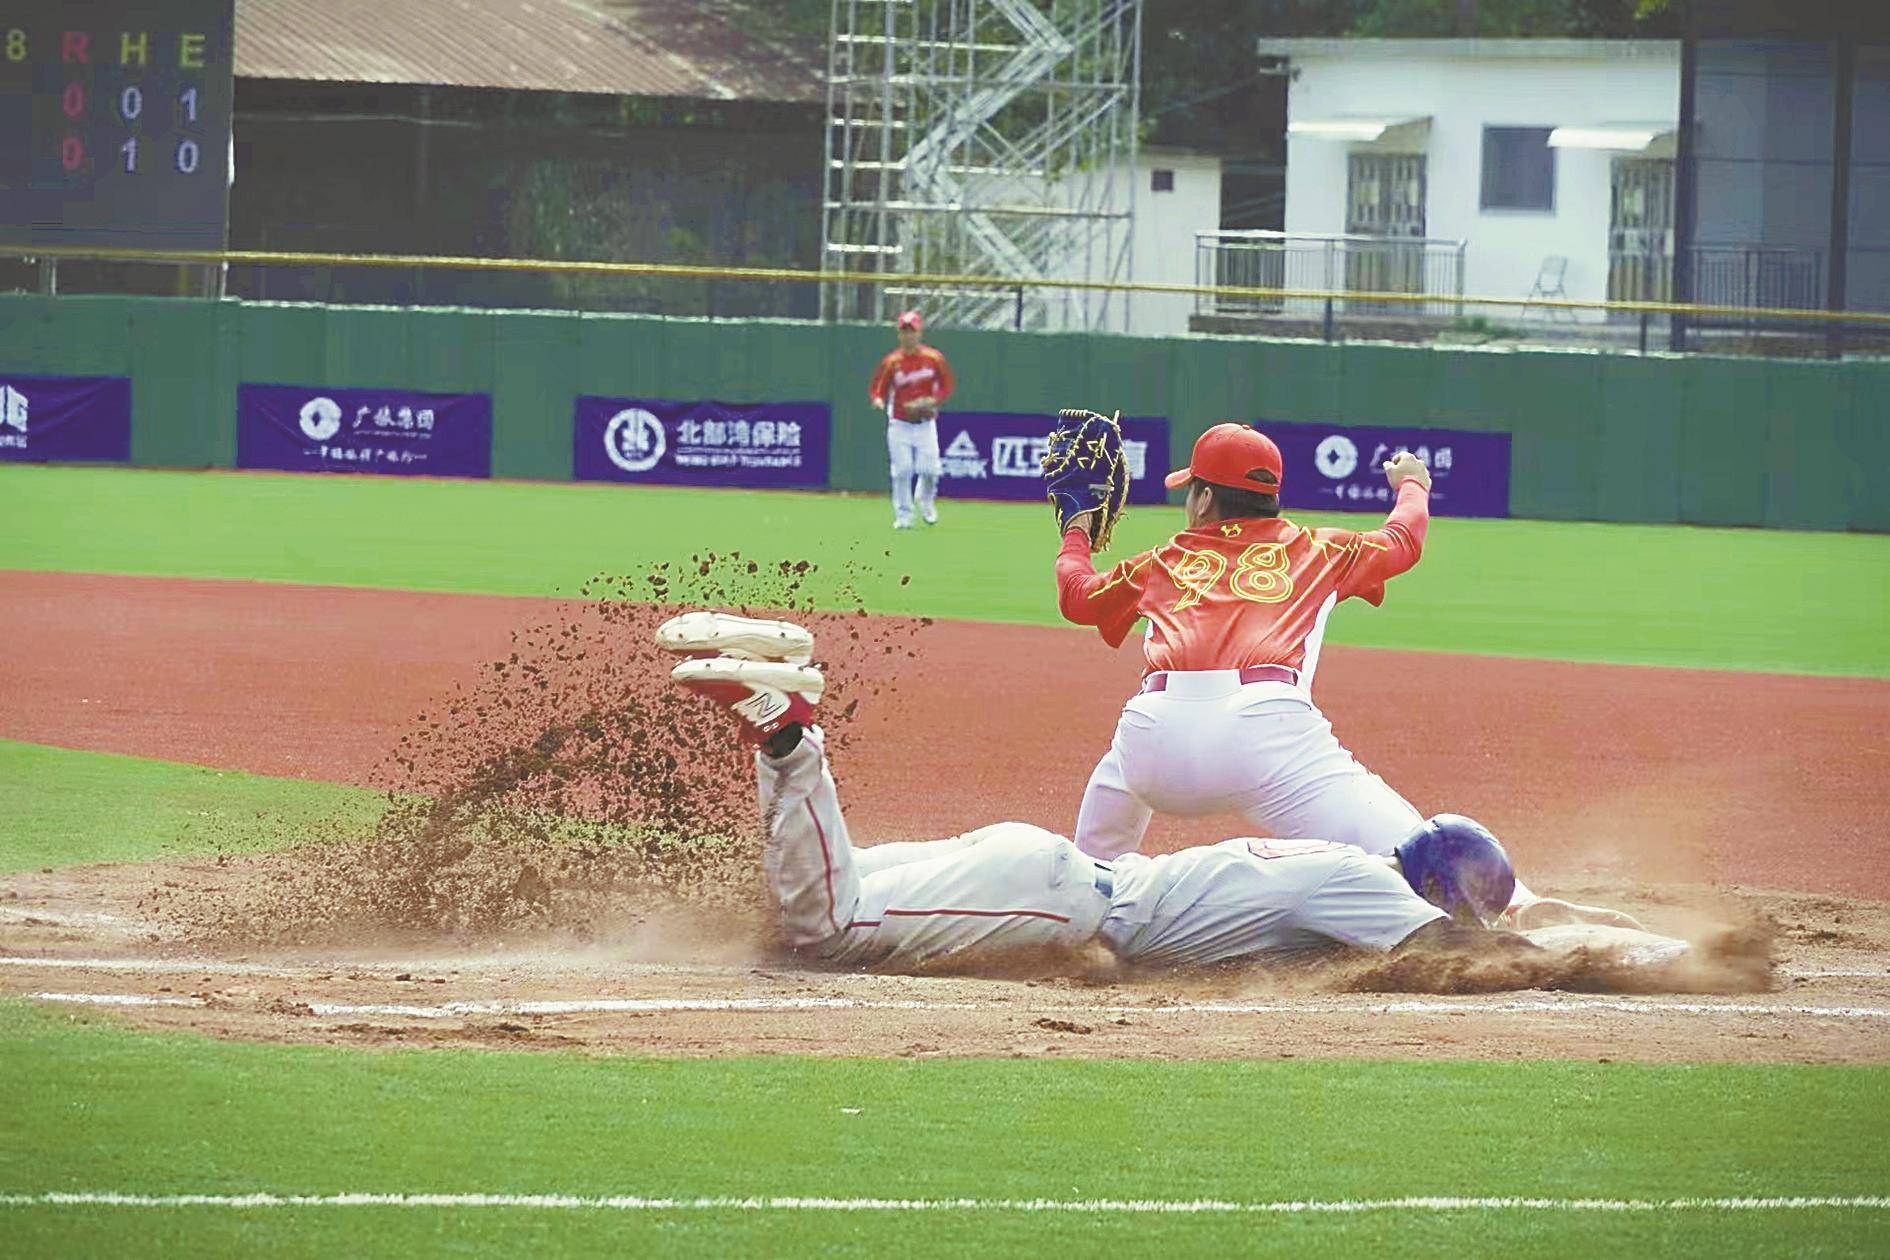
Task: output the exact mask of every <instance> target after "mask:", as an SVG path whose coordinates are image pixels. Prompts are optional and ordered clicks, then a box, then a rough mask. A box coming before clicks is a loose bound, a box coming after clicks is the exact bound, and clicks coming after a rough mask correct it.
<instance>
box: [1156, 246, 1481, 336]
mask: <svg viewBox="0 0 1890 1260" xmlns="http://www.w3.org/2000/svg"><path fill="white" fill-rule="evenodd" d="M1466 245H1467V242H1464V241H1457V240H1446V239H1442V238H1438V237H1427V236H1364V235H1359V234H1356V233H1354V234H1336V233H1318V232H1271V231H1261V230H1251V231H1203V232H1196V233H1195V234H1194V277H1195V283H1196V284H1197V285H1199V286H1201V288H1202V290H1203V292H1201V293H1200V294H1199V295H1198V296H1197V299H1196V302H1195V314H1197V315H1204V316H1219V317H1241V316H1255V315H1288V316H1291V315H1298V316H1304V317H1312V318H1318V317H1322V316H1323V315H1324V312H1325V304H1324V301H1323V299H1310V298H1278V299H1268V298H1255V297H1245V296H1241V295H1238V294H1235V293H1232V292H1230V290H1233V289H1282V290H1284V289H1316V290H1321V291H1323V292H1325V293H1331V292H1335V291H1338V292H1343V293H1344V294H1346V298H1345V301H1344V303H1343V305H1342V306H1341V308H1340V313H1343V314H1345V315H1348V316H1351V315H1384V316H1390V317H1404V318H1409V317H1410V316H1411V315H1413V314H1423V315H1450V316H1454V315H1461V314H1462V313H1463V256H1464V250H1465V247H1466ZM1381 293H1399V294H1420V295H1424V296H1427V297H1435V298H1437V299H1439V300H1437V301H1432V302H1423V303H1416V304H1410V303H1393V304H1387V303H1385V302H1382V301H1379V300H1377V299H1376V298H1370V297H1365V296H1362V295H1365V294H1381Z"/></svg>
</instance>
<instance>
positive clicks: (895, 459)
mask: <svg viewBox="0 0 1890 1260" xmlns="http://www.w3.org/2000/svg"><path fill="white" fill-rule="evenodd" d="M886 453H887V455H888V456H889V457H890V460H891V463H892V501H893V519H894V520H895V521H898V522H901V523H903V524H906V525H910V524H912V501H913V481H914V479H915V477H916V479H917V481H918V496H917V497H918V501H919V514H920V515H921V516H924V517H926V518H927V519H928V520H929V519H930V518H931V516H932V513H933V510H934V505H935V504H936V503H937V501H938V479H939V478H940V477H942V476H944V475H945V465H944V462H943V461H942V460H940V458H939V453H938V421H936V420H925V421H921V422H919V423H916V424H915V423H912V422H910V421H906V420H893V419H888V420H887V421H886Z"/></svg>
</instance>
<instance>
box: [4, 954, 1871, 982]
mask: <svg viewBox="0 0 1890 1260" xmlns="http://www.w3.org/2000/svg"><path fill="white" fill-rule="evenodd" d="M520 965H546V967H550V969H558V967H559V965H563V967H567V969H571V971H580V969H586V967H590V969H595V967H609V969H610V971H614V973H620V975H726V977H747V975H748V971H750V967H731V965H718V963H639V962H616V960H610V958H603V960H573V958H559V956H556V954H533V956H527V958H520V956H493V958H420V960H410V962H380V960H376V962H348V960H335V962H310V963H253V962H238V960H219V958H36V956H30V954H0V967H25V969H47V971H149V973H153V975H193V973H200V975H257V977H274V979H283V980H295V979H314V977H325V975H333V973H361V975H384V973H386V975H401V973H416V975H420V973H440V971H446V973H465V975H478V973H486V971H491V973H512V971H516V969H518V967H520ZM807 975H820V973H816V971H809V973H807ZM1775 975H1778V977H1780V979H1788V980H1822V979H1847V980H1890V969H1865V967H1856V969H1847V967H1820V969H1813V967H1778V969H1777V973H1775Z"/></svg>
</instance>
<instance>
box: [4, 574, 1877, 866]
mask: <svg viewBox="0 0 1890 1260" xmlns="http://www.w3.org/2000/svg"><path fill="white" fill-rule="evenodd" d="M569 607H570V606H569V605H561V604H558V603H556V602H553V601H542V600H524V599H509V598H497V597H478V596H462V595H431V594H421V593H411V592H390V591H360V590H344V589H332V588H321V587H297V586H279V585H267V584H259V583H245V582H208V581H181V580H167V579H150V578H121V577H104V576H89V575H63V574H37V573H18V572H9V573H0V636H3V637H0V642H5V643H7V644H8V645H9V650H8V653H7V658H6V666H5V669H6V680H5V686H4V687H3V688H0V736H6V737H11V738H15V739H24V740H32V741H36V742H42V743H49V744H56V745H61V746H65V747H74V748H91V749H101V750H106V751H112V752H123V753H131V754H137V755H142V756H152V757H165V758H171V759H175V760H182V761H190V762H198V763H202V764H207V765H213V766H219V767H224V768H235V769H244V770H252V771H256V772H259V773H264V774H277V775H291V776H297V777H303V778H311V779H327V780H337V781H343V782H351V783H361V784H375V785H387V784H388V782H389V763H388V756H389V753H390V751H391V750H392V749H393V747H394V745H395V742H396V740H397V739H398V737H399V736H400V735H401V734H402V733H403V732H406V731H408V730H410V729H412V727H413V723H414V719H415V715H416V714H417V713H419V712H422V711H424V710H425V709H426V708H427V707H428V706H429V705H430V704H432V703H433V702H435V701H436V700H437V699H438V697H439V696H440V695H441V694H442V693H443V692H444V691H446V690H447V689H448V688H450V687H451V686H453V685H454V684H456V683H460V684H463V683H466V682H467V681H468V680H472V679H475V678H477V677H478V676H479V674H480V668H481V666H482V665H484V664H485V663H486V662H489V661H493V660H496V659H499V658H501V657H503V656H504V655H505V654H506V653H507V651H508V650H509V649H510V647H511V646H512V635H513V633H514V632H515V631H517V630H518V629H519V628H520V627H523V626H527V625H531V624H535V623H547V622H551V621H555V620H556V619H557V618H559V617H560V616H561V615H564V614H565V613H566V612H567V611H568V609H569ZM1353 615H1358V616H1369V615H1371V614H1370V611H1369V610H1362V611H1360V612H1358V613H1356V614H1353ZM880 633H881V634H882V635H885V636H887V637H888V638H889V639H890V640H894V641H896V640H899V639H901V638H909V637H912V636H916V643H915V645H914V650H916V652H917V655H916V656H913V657H909V656H907V655H906V653H905V652H903V651H902V652H899V653H896V654H893V653H892V648H891V646H890V643H889V646H888V647H887V648H886V651H887V652H888V653H889V655H888V656H887V657H886V666H885V674H886V675H887V676H886V677H884V678H881V679H878V680H874V683H875V689H876V691H877V694H875V695H874V696H873V697H872V699H871V701H870V702H869V703H866V704H863V705H862V706H861V709H860V711H859V713H858V716H857V720H856V721H855V722H854V723H853V725H852V728H851V732H850V733H851V736H852V738H851V740H850V742H849V746H848V748H847V749H846V750H844V751H836V754H835V761H836V771H837V774H838V777H839V779H840V782H841V786H842V789H843V791H844V793H845V799H846V804H847V808H848V812H849V818H850V820H851V821H852V823H853V826H854V829H855V832H856V835H857V836H858V837H860V838H861V839H862V840H866V841H871V840H875V839H898V838H913V837H928V836H935V835H948V834H952V833H954V832H957V831H962V830H965V829H967V828H969V827H972V826H977V825H980V824H983V823H986V822H989V821H992V820H993V819H995V818H1000V817H1010V818H1017V819H1021V820H1023V821H1027V822H1033V823H1038V824H1040V825H1042V826H1046V827H1050V828H1052V829H1054V830H1058V831H1067V830H1068V828H1069V827H1070V826H1071V825H1072V824H1073V822H1074V815H1075V808H1076V802H1077V799H1078V797H1079V795H1080V793H1081V790H1082V784H1083V782H1084V780H1085V779H1086V778H1087V776H1088V773H1089V770H1090V768H1091V766H1092V765H1093V764H1094V761H1095V759H1096V757H1097V756H1098V755H1100V753H1101V752H1102V751H1103V749H1104V748H1105V747H1106V746H1107V741H1108V739H1109V734H1110V731H1111V730H1112V728H1113V726H1114V720H1115V714H1116V711H1117V709H1118V708H1119V707H1120V705H1121V702H1122V700H1123V698H1124V697H1125V696H1126V695H1127V694H1128V693H1129V692H1130V691H1131V690H1132V689H1133V687H1134V685H1135V680H1136V677H1137V674H1138V672H1139V670H1138V667H1137V660H1136V657H1135V654H1134V653H1133V652H1119V653H1112V652H1110V651H1108V650H1107V649H1106V648H1104V647H1103V646H1102V645H1101V644H1100V643H1099V642H1097V641H1096V640H1095V639H1094V638H1093V636H1089V635H1087V634H1084V633H1079V632H1075V631H1070V630H1063V629H1053V628H1044V627H1021V626H993V625H981V624H970V623H945V622H941V623H938V624H936V625H932V626H929V627H925V628H924V629H923V630H920V628H919V627H917V626H915V625H911V624H910V623H890V624H888V625H883V626H882V627H881V628H880ZM1073 678H1088V679H1090V680H1092V682H1091V685H1090V686H1089V687H1088V688H1087V689H1085V690H1077V689H1074V688H1072V686H1071V682H1070V680H1071V679H1073ZM1393 680H1395V684H1396V694H1398V695H1399V696H1401V697H1403V696H1416V697H1419V700H1418V701H1417V702H1415V703H1414V702H1412V701H1409V700H1403V699H1401V700H1398V701H1396V702H1393V701H1389V700H1387V699H1385V698H1384V694H1385V688H1386V687H1387V685H1388V684H1389V683H1391V682H1392V681H1393ZM855 681H856V682H863V681H864V680H855ZM882 684H883V685H882ZM1318 685H1319V697H1320V702H1321V705H1322V707H1323V708H1324V709H1325V711H1326V712H1327V713H1328V714H1329V715H1330V716H1331V717H1332V718H1333V721H1334V723H1335V726H1336V728H1337V730H1338V733H1339V735H1340V738H1341V739H1342V740H1344V742H1345V743H1346V745H1347V746H1348V747H1350V748H1351V749H1352V750H1353V752H1354V753H1356V754H1357V755H1358V757H1359V759H1360V760H1361V761H1363V762H1364V763H1365V764H1367V765H1369V766H1370V767H1372V768H1373V769H1375V770H1377V771H1378V772H1379V773H1380V774H1381V775H1383V776H1384V777H1385V779H1386V780H1387V781H1389V782H1390V783H1392V784H1393V785H1394V786H1396V787H1397V788H1398V789H1399V790H1400V791H1402V792H1403V793H1404V794H1405V795H1406V796H1407V797H1409V798H1410V799H1411V800H1412V801H1413V802H1414V803H1415V804H1417V805H1418V807H1419V808H1420V809H1423V810H1425V811H1427V812H1429V811H1433V810H1442V809H1450V810H1455V811H1458V812H1462V813H1468V814H1472V815H1474V816H1476V817H1478V818H1480V819H1482V820H1483V821H1485V822H1487V823H1489V824H1490V825H1491V826H1492V827H1493V828H1495V829H1496V831H1497V832H1498V833H1499V834H1500V835H1502V836H1503V837H1504V838H1505V840H1506V841H1507V842H1508V843H1509V845H1510V847H1511V849H1512V851H1513V852H1514V853H1515V854H1516V855H1517V857H1518V862H1519V865H1521V866H1522V867H1523V869H1524V870H1525V873H1526V874H1528V875H1530V876H1531V877H1533V878H1536V879H1538V880H1543V881H1547V882H1556V881H1564V882H1566V881H1568V880H1589V881H1600V882H1604V883H1615V884H1627V883H1630V882H1647V881H1652V882H1670V881H1699V882H1705V883H1711V884H1716V885H1747V886H1757V887H1770V888H1782V889H1796V890H1801V891H1808V892H1822V893H1831V894H1837V895H1842V896H1854V897H1866V898H1876V899H1890V846H1885V845H1884V844H1883V843H1882V842H1881V820H1882V819H1883V818H1885V817H1890V681H1884V680H1876V679H1842V678H1809V677H1788V676H1774V675H1755V674H1729V673H1714V672H1709V671H1687V670H1667V669H1649V668H1636V667H1620V666H1593V665H1581V666H1577V665H1567V664H1558V663H1553V662H1540V661H1523V660H1512V659H1506V658H1495V657H1460V656H1445V655H1438V654H1429V653H1404V652H1390V651H1381V650H1372V649H1361V648H1343V647H1334V648H1330V649H1329V650H1328V651H1327V653H1326V655H1325V660H1324V662H1323V663H1322V665H1321V668H1320V675H1319V684H1318ZM921 784H922V785H924V786H925V788H926V789H927V790H926V791H925V792H924V793H923V794H920V793H917V792H915V791H914V790H913V789H914V788H915V786H918V785H921ZM1237 830H1238V828H1237V827H1234V826H1233V825H1232V824H1230V823H1227V822H1225V821H1224V820H1205V821H1202V822H1197V823H1178V822H1172V821H1158V822H1157V824H1156V827H1155V829H1154V830H1153V831H1152V833H1151V847H1152V848H1167V847H1173V846H1175V845H1178V844H1182V843H1188V842H1192V841H1195V840H1198V839H1203V838H1218V837H1219V836H1220V835H1222V834H1231V833H1233V832H1235V831H1237Z"/></svg>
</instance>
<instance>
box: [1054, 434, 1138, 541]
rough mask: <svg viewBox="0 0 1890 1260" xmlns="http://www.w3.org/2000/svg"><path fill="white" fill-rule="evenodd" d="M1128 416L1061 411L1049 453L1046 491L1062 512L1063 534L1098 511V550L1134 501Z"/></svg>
mask: <svg viewBox="0 0 1890 1260" xmlns="http://www.w3.org/2000/svg"><path fill="white" fill-rule="evenodd" d="M1121 417H1122V413H1121V412H1117V413H1116V414H1115V415H1113V416H1104V415H1099V414H1098V413H1096V412H1094V411H1085V410H1083V409H1081V408H1071V409H1068V410H1065V411H1059V412H1057V427H1056V428H1054V429H1052V430H1051V431H1050V440H1049V442H1048V444H1047V445H1046V446H1045V447H1044V451H1043V461H1042V468H1043V488H1044V494H1045V496H1046V497H1047V498H1048V499H1049V500H1050V506H1051V507H1052V508H1054V509H1055V510H1056V514H1057V532H1058V533H1062V532H1064V531H1065V530H1068V529H1069V527H1070V525H1071V523H1072V522H1073V521H1074V520H1075V519H1076V518H1077V517H1079V516H1081V515H1082V514H1083V513H1085V512H1094V513H1096V516H1095V519H1094V520H1093V521H1092V522H1091V523H1090V527H1089V537H1090V541H1091V543H1092V544H1093V545H1094V546H1095V548H1096V550H1098V551H1102V550H1104V549H1105V548H1107V547H1108V546H1109V536H1110V535H1111V534H1112V533H1113V532H1115V528H1116V522H1117V521H1119V520H1121V519H1122V509H1123V507H1124V506H1125V505H1127V503H1128V501H1129V462H1128V460H1127V459H1126V458H1125V457H1124V455H1123V453H1122V423H1121Z"/></svg>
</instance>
